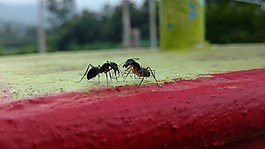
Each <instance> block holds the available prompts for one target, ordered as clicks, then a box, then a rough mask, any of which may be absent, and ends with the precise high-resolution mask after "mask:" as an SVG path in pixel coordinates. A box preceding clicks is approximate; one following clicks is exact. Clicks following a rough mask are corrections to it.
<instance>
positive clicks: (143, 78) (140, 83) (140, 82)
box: [139, 77, 144, 86]
mask: <svg viewBox="0 0 265 149" xmlns="http://www.w3.org/2000/svg"><path fill="white" fill-rule="evenodd" d="M143 80H144V77H143V78H142V80H141V82H140V83H139V86H140V85H141V84H142V82H143Z"/></svg>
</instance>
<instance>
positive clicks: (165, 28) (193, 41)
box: [160, 0, 205, 50]
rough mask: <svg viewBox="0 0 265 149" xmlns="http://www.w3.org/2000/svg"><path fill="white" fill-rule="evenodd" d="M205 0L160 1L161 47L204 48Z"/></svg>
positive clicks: (165, 48)
mask: <svg viewBox="0 0 265 149" xmlns="http://www.w3.org/2000/svg"><path fill="white" fill-rule="evenodd" d="M204 5H205V1H204V0H160V47H161V49H163V50H178V49H188V48H194V47H202V46H203V45H204V44H205V40H204V36H205V35H204V32H205V29H204Z"/></svg>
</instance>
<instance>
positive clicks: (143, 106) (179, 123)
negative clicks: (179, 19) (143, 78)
mask: <svg viewBox="0 0 265 149" xmlns="http://www.w3.org/2000/svg"><path fill="white" fill-rule="evenodd" d="M264 80H265V69H257V70H250V71H241V72H232V73H226V74H218V75H214V76H213V77H211V78H198V79H196V80H176V81H174V82H167V83H165V84H163V85H162V88H159V87H158V86H157V85H156V84H149V85H142V86H140V87H139V88H138V87H137V86H118V87H113V88H103V89H92V90H90V91H89V93H92V94H88V93H80V92H72V93H65V94H62V95H51V96H47V97H38V98H35V99H28V100H21V101H15V102H10V103H2V104H0V113H1V114H0V126H1V127H0V134H1V135H0V148H9V149H12V148H15V149H18V148H40V149H42V148H43V149H47V148H53V149H54V148H60V149H61V148H78V149H80V148H108V149H109V148H126V149H129V148H169V149H171V148H178V149H186V148H187V149H188V148H197V147H198V148H204V147H220V146H223V145H226V144H229V143H233V142H237V141H240V140H246V139H251V138H255V137H258V136H262V135H265V115H264V112H265V108H264V107H265V100H264V99H265V81H264Z"/></svg>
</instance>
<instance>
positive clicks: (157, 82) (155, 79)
mask: <svg viewBox="0 0 265 149" xmlns="http://www.w3.org/2000/svg"><path fill="white" fill-rule="evenodd" d="M146 69H149V71H150V72H151V74H152V76H153V77H154V79H155V81H156V84H157V85H158V86H159V87H161V86H160V85H159V84H158V81H157V79H156V76H155V75H154V73H153V71H152V69H151V68H150V67H147V68H146Z"/></svg>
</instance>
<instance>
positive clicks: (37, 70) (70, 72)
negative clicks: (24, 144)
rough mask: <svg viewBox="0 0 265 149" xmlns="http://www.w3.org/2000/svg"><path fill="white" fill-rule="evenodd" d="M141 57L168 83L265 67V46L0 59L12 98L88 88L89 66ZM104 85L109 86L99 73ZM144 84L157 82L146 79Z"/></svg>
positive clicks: (0, 71) (5, 85)
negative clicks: (86, 73)
mask: <svg viewBox="0 0 265 149" xmlns="http://www.w3.org/2000/svg"><path fill="white" fill-rule="evenodd" d="M135 57H138V58H140V60H139V61H138V62H139V63H140V64H141V65H142V66H143V67H147V66H150V67H151V68H152V69H154V70H155V74H156V77H157V79H158V80H159V81H160V83H162V82H163V81H170V80H172V79H173V78H183V79H194V78H196V77H198V76H201V75H208V74H215V73H221V72H228V71H237V70H247V69H254V68H264V67H265V45H228V46H213V47H211V48H209V49H204V50H198V49H194V50H192V49H191V50H189V52H183V51H182V52H177V51H167V52H166V51H159V50H150V49H139V50H134V49H133V50H115V51H98V52H96V51H92V52H91V51H90V52H89V51H81V52H64V53H63V52H62V53H49V54H47V55H38V54H32V55H20V56H8V57H0V76H1V77H3V78H4V79H5V80H3V78H2V79H1V80H0V82H1V81H2V82H5V83H1V84H0V87H1V88H5V89H7V88H8V89H9V90H10V92H11V94H12V97H13V99H18V98H27V97H33V96H40V95H49V94H54V93H60V92H66V91H85V90H87V89H88V88H91V87H95V86H94V84H98V79H97V78H96V79H93V80H90V81H88V80H86V78H84V80H83V81H82V82H80V83H75V82H76V81H78V80H79V79H80V78H81V77H82V75H83V74H84V71H85V69H86V67H87V65H88V64H93V65H94V66H97V65H102V64H103V63H104V62H106V61H107V60H110V61H114V62H116V63H118V64H120V63H122V62H124V61H126V59H127V58H135ZM100 80H101V84H102V85H106V79H105V75H104V74H101V78H100ZM119 80H120V82H116V81H115V80H113V81H110V82H109V85H111V86H116V85H126V84H138V83H139V82H140V80H139V79H133V78H132V79H131V78H130V77H128V79H127V80H126V81H125V82H122V78H119ZM145 83H155V82H154V80H153V79H152V78H147V79H145V81H144V84H145Z"/></svg>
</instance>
